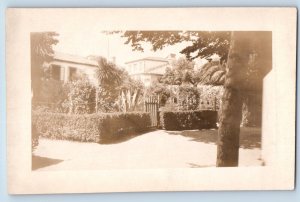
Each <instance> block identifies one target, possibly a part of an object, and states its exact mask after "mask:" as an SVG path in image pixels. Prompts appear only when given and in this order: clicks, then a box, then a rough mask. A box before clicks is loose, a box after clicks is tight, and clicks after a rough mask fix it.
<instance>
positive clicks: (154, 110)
mask: <svg viewBox="0 0 300 202" xmlns="http://www.w3.org/2000/svg"><path fill="white" fill-rule="evenodd" d="M158 109H159V99H158V97H156V96H150V97H148V98H145V111H146V112H150V118H151V126H152V127H158V125H159V113H158Z"/></svg>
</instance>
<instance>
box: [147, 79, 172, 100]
mask: <svg viewBox="0 0 300 202" xmlns="http://www.w3.org/2000/svg"><path fill="white" fill-rule="evenodd" d="M171 95H172V92H171V90H170V89H169V88H168V87H167V86H166V85H164V84H162V83H153V84H152V85H151V86H149V88H147V89H145V96H146V97H150V96H156V97H158V98H159V103H160V105H161V106H164V105H165V104H166V102H167V100H168V99H169V98H170V97H171Z"/></svg>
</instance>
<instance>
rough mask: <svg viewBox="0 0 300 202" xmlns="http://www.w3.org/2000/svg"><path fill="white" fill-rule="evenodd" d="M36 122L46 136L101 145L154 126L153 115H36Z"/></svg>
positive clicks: (34, 116)
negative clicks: (104, 141)
mask: <svg viewBox="0 0 300 202" xmlns="http://www.w3.org/2000/svg"><path fill="white" fill-rule="evenodd" d="M32 120H33V122H34V124H35V125H36V127H37V131H38V132H39V133H41V135H42V136H43V137H47V138H51V139H65V140H75V141H82V142H97V143H99V142H101V141H103V140H108V139H114V138H118V137H120V136H124V135H126V134H132V133H135V132H142V131H145V130H147V129H148V127H149V126H150V125H151V124H150V114H149V113H138V112H131V113H109V114H85V115H76V114H62V113H34V114H33V119H32Z"/></svg>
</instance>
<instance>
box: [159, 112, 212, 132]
mask: <svg viewBox="0 0 300 202" xmlns="http://www.w3.org/2000/svg"><path fill="white" fill-rule="evenodd" d="M216 123H217V112H216V111H210V110H202V111H175V112H174V111H161V112H160V125H161V126H162V128H163V129H165V130H193V129H209V128H216V127H217V125H216Z"/></svg>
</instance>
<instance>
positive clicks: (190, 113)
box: [31, 32, 262, 165]
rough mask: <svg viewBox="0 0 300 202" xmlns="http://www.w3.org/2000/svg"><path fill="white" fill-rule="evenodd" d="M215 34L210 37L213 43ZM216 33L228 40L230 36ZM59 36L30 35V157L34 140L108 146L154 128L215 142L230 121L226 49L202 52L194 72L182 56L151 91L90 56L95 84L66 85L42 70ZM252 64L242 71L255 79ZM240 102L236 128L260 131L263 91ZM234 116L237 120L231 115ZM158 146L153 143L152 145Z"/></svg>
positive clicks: (80, 77) (84, 79)
mask: <svg viewBox="0 0 300 202" xmlns="http://www.w3.org/2000/svg"><path fill="white" fill-rule="evenodd" d="M133 34H134V33H133ZM206 34H207V33H205V34H204V36H205V35H206ZM218 34H219V33H218ZM218 34H217V35H216V36H214V37H217V38H218V37H219V36H218ZM220 34H221V35H220V36H223V34H225V35H224V36H226V37H228V33H220ZM56 35H57V34H56V33H52V32H49V33H48V32H47V33H33V34H32V36H31V46H32V51H31V54H32V67H31V69H32V151H33V153H35V151H36V150H38V151H39V148H38V145H39V140H41V141H42V142H43V143H45V142H47V141H45V139H48V140H53V141H72V142H74V141H75V142H87V143H93V144H94V143H96V144H98V145H101V144H103V145H106V144H114V143H118V142H120V141H121V142H122V141H124V140H129V139H131V138H132V137H138V136H140V135H143V134H147V137H148V136H149V133H150V134H151V131H152V132H153V131H154V132H155V130H159V131H160V132H159V133H162V134H171V133H172V131H180V132H179V133H181V134H186V132H185V131H195V130H196V131H200V133H199V136H201V134H202V135H203V134H204V135H205V136H207V134H210V132H209V131H210V130H214V131H215V133H214V135H213V136H214V137H216V134H217V133H216V131H217V130H216V129H217V128H218V127H219V126H220V122H221V123H222V122H223V123H224V120H225V119H224V117H225V118H226V119H227V118H228V117H226V116H225V115H224V114H223V113H224V112H226V110H222V107H223V105H224V104H223V102H226V101H227V97H226V96H228V92H227V94H225V92H224V91H225V90H226V85H225V84H226V83H225V82H226V79H225V77H226V71H227V70H226V67H227V61H226V59H227V54H228V52H227V51H228V50H227V49H226V48H225V47H223V48H224V49H226V51H224V50H223V48H222V50H215V49H213V50H211V51H212V52H209V53H206V55H205V58H206V60H207V62H206V63H205V64H204V65H203V66H202V67H201V68H196V66H195V62H194V61H193V59H194V58H191V55H189V54H190V53H185V55H186V57H181V58H178V59H176V60H175V61H173V62H172V63H171V64H170V65H169V66H168V67H167V68H166V69H165V72H164V74H163V75H161V76H160V78H159V79H158V80H156V81H153V82H152V83H151V85H150V86H145V85H144V83H143V82H142V81H141V80H136V79H133V78H132V77H131V76H130V75H129V73H128V72H127V71H126V70H125V69H124V68H122V67H120V66H118V65H117V64H116V63H114V62H111V61H109V60H108V59H107V58H104V57H101V56H89V59H90V60H93V61H95V62H96V63H97V67H96V69H95V72H94V77H95V78H96V81H97V82H96V83H92V82H91V81H90V80H89V77H88V76H87V75H86V74H85V72H82V71H76V73H75V74H72V77H71V78H70V79H69V80H67V81H65V80H59V79H57V78H55V77H54V76H53V75H54V70H53V67H52V66H51V65H47V64H48V63H49V62H51V60H53V55H54V51H53V49H52V45H55V44H57V43H58V40H57V39H56V38H55V37H56ZM147 36H148V35H147ZM208 36H209V40H211V38H210V35H208ZM226 37H225V38H226ZM223 40H224V39H223ZM225 42H226V40H225ZM225 42H224V43H225ZM228 44H229V42H228V41H227V42H226V43H225V45H224V44H223V45H224V46H226V47H227V48H228ZM45 53H46V54H45ZM216 54H217V55H219V56H220V60H218V61H212V60H211V59H210V58H209V57H208V56H212V55H216ZM250 58H252V59H253V58H254V56H253V57H252V56H251V57H250ZM253 60H254V59H253ZM251 65H255V64H254V63H253V64H252V63H251V61H250V62H249V65H248V66H249V68H248V69H247V71H246V73H247V74H251V75H252V74H253V75H254V73H255V72H254V73H253V71H252V69H251V68H250V67H251ZM228 81H230V80H228ZM239 93H240V92H239ZM224 94H225V95H224ZM239 98H241V99H240V101H241V102H239V104H241V121H238V122H237V123H238V124H239V125H238V127H236V128H239V127H240V126H242V127H256V128H259V127H260V126H261V108H262V106H261V104H262V97H261V91H259V90H257V91H244V92H243V93H240V95H239ZM149 100H150V101H151V102H150V103H149V102H148V101H149ZM149 104H150V105H149ZM225 106H227V105H225ZM233 108H234V107H233ZM233 111H235V110H233ZM222 117H223V118H222ZM229 118H230V117H229ZM238 118H239V115H238V116H234V117H232V119H238ZM154 119H155V120H154ZM220 120H221V121H220ZM228 120H229V119H228ZM234 121H235V120H234ZM225 122H226V121H225ZM230 124H231V123H230ZM221 126H222V125H221ZM162 130H163V131H164V132H161V131H162ZM254 130H255V129H254ZM168 131H169V132H170V131H171V133H169V132H168ZM238 132H239V130H238ZM175 133H176V132H175ZM195 134H197V133H195ZM155 135H157V133H155ZM156 138H157V137H156ZM167 138H169V137H167ZM200 139H201V138H200ZM160 141H162V140H159V138H158V140H157V142H160ZM48 143H49V142H48ZM49 144H50V143H49ZM187 145H188V144H187ZM144 146H146V145H144ZM235 163H236V162H235ZM234 165H235V164H234Z"/></svg>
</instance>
